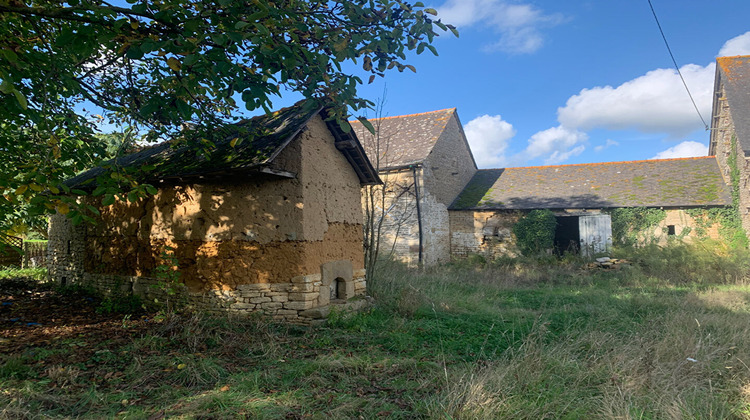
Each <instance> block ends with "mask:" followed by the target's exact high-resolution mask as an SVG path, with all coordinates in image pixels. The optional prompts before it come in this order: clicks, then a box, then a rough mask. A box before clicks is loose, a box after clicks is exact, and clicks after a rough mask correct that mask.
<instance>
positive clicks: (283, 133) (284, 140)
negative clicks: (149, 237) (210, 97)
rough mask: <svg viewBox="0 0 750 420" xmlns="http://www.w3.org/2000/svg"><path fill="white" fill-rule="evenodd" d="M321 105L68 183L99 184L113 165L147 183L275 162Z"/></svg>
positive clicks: (140, 156)
mask: <svg viewBox="0 0 750 420" xmlns="http://www.w3.org/2000/svg"><path fill="white" fill-rule="evenodd" d="M321 109H322V108H321V107H320V106H319V105H318V104H317V103H315V101H300V102H298V103H297V104H295V105H293V106H291V107H288V108H284V109H281V110H279V111H276V112H273V113H271V114H265V115H260V116H257V117H254V118H252V119H250V120H246V121H243V122H240V123H238V124H235V125H232V126H230V127H229V128H228V129H227V130H226V132H225V133H223V134H221V135H219V136H218V137H219V139H218V140H215V141H214V143H213V144H211V143H210V142H205V141H203V142H201V141H200V139H193V141H192V142H191V143H190V144H187V143H186V142H164V143H161V144H158V145H155V146H152V147H148V148H146V149H144V150H141V151H139V152H137V153H133V154H129V155H126V156H123V157H120V158H118V159H117V160H116V162H111V161H110V162H108V163H107V164H105V165H103V166H101V167H97V168H93V169H90V170H88V171H86V172H83V173H81V174H79V175H78V176H76V177H74V178H72V179H70V180H68V181H67V182H66V184H67V185H68V186H70V187H76V188H86V187H91V186H94V185H95V184H96V179H97V177H99V176H102V175H106V174H108V173H109V170H108V169H107V166H111V165H112V164H116V165H117V166H119V167H121V168H124V169H125V170H132V171H137V172H136V176H137V178H138V179H139V181H142V182H145V181H154V180H160V179H169V178H183V177H191V176H201V175H208V174H216V173H229V172H237V171H240V170H248V169H251V168H255V167H258V166H261V165H264V164H267V163H269V162H270V160H272V159H273V158H274V157H275V156H276V155H277V154H278V153H279V152H280V151H281V150H282V149H283V148H284V147H285V146H286V145H287V144H288V143H289V142H290V141H291V140H292V138H293V137H294V136H296V134H297V133H299V131H300V130H301V129H302V128H303V127H304V126H305V125H306V124H307V122H308V121H309V120H310V118H312V117H313V116H314V115H316V114H317V113H319V112H320V111H321Z"/></svg>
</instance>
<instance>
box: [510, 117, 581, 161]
mask: <svg viewBox="0 0 750 420" xmlns="http://www.w3.org/2000/svg"><path fill="white" fill-rule="evenodd" d="M588 138H589V136H588V135H587V134H586V133H584V132H581V131H578V130H575V129H569V128H566V127H563V126H557V127H552V128H548V129H546V130H544V131H540V132H538V133H536V134H534V135H533V136H531V138H530V139H529V144H528V146H526V149H525V150H524V151H523V152H522V155H523V157H524V158H525V159H526V160H531V159H534V158H538V157H543V158H544V163H546V164H555V163H560V162H563V161H565V160H567V159H569V158H571V157H573V156H577V155H580V154H581V153H582V152H583V151H584V150H585V149H586V147H585V146H584V145H582V144H581V143H583V142H585V141H586V140H588Z"/></svg>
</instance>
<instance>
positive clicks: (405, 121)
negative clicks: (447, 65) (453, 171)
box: [349, 108, 456, 171]
mask: <svg viewBox="0 0 750 420" xmlns="http://www.w3.org/2000/svg"><path fill="white" fill-rule="evenodd" d="M455 112H456V108H449V109H441V110H439V111H431V112H423V113H420V114H410V115H400V116H396V117H385V118H375V119H370V120H369V121H370V122H371V123H372V125H373V126H375V128H376V129H377V128H378V127H379V133H380V139H381V153H380V168H379V170H380V171H384V170H389V169H395V168H402V167H406V166H408V165H413V164H418V163H421V162H423V161H424V160H425V159H426V158H427V156H428V155H429V154H430V152H432V148H433V147H434V146H435V142H436V141H437V139H438V138H439V137H440V135H441V134H442V133H443V130H445V126H446V124H447V123H448V120H450V118H451V116H452V115H453V114H455ZM349 123H350V124H351V125H352V128H353V129H354V131H355V133H356V134H357V137H358V138H360V139H361V141H362V145H363V146H364V148H365V152H367V156H369V157H370V161H371V162H373V163H375V162H376V156H375V155H376V153H375V151H376V147H375V146H376V143H375V137H374V136H373V135H372V133H370V132H369V131H368V130H367V128H365V127H364V125H362V123H360V122H359V121H356V120H355V121H349ZM384 144H387V148H386V147H385V146H384ZM384 148H385V150H383V149H384Z"/></svg>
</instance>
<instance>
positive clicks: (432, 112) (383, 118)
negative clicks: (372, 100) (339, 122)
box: [349, 106, 456, 124]
mask: <svg viewBox="0 0 750 420" xmlns="http://www.w3.org/2000/svg"><path fill="white" fill-rule="evenodd" d="M455 110H456V107H455V106H454V107H453V108H445V109H438V110H436V111H426V112H418V113H416V114H404V115H394V116H392V117H381V118H368V119H367V121H378V120H392V119H396V118H407V117H418V116H421V115H427V114H436V113H438V112H446V111H455ZM356 122H359V120H349V123H350V124H351V123H356Z"/></svg>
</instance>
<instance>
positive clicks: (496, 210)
mask: <svg viewBox="0 0 750 420" xmlns="http://www.w3.org/2000/svg"><path fill="white" fill-rule="evenodd" d="M730 204H731V196H730V194H729V189H728V188H727V185H726V184H725V182H724V180H723V178H722V176H721V173H720V171H719V166H718V165H717V163H716V159H715V158H714V157H712V156H709V157H701V158H685V159H663V160H642V161H632V162H607V163H588V164H578V165H558V166H538V167H526V168H505V169H482V170H479V171H478V172H477V173H476V174H475V175H474V177H473V178H472V180H471V182H469V184H468V185H467V186H466V188H464V190H463V191H462V192H461V194H460V195H459V196H458V197H457V198H456V200H455V201H454V202H453V204H452V205H451V206H450V208H449V210H450V228H451V253H452V254H453V255H454V256H462V255H468V254H487V255H492V256H496V255H501V254H508V253H513V252H514V251H515V239H514V237H513V235H512V234H511V230H512V227H513V225H514V224H515V223H516V222H517V221H518V218H519V217H521V216H522V215H523V214H525V213H526V212H528V211H530V210H536V209H548V210H551V211H553V212H554V213H555V215H556V216H557V222H558V227H557V231H556V238H555V247H556V248H557V249H558V250H560V251H567V250H578V249H579V248H580V249H581V250H583V251H584V253H586V254H591V253H596V252H602V251H605V250H606V249H607V247H608V246H609V245H610V244H611V243H612V230H611V220H610V216H609V215H608V214H607V210H612V209H616V208H625V207H650V208H658V209H663V210H665V211H666V218H665V219H664V220H663V221H662V222H661V223H660V225H659V226H656V227H655V228H654V230H653V232H650V236H651V237H654V238H656V239H660V240H661V241H662V242H664V241H666V239H667V238H668V237H669V236H679V237H681V238H685V239H690V238H693V237H695V236H699V235H698V234H699V233H702V234H703V235H700V236H710V237H714V238H718V226H717V225H713V226H711V227H709V228H708V231H707V232H705V233H704V232H700V229H696V228H697V227H698V226H697V224H696V221H695V220H694V219H693V217H692V216H690V215H689V214H688V212H686V210H687V209H690V208H711V207H726V206H728V205H730Z"/></svg>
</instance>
